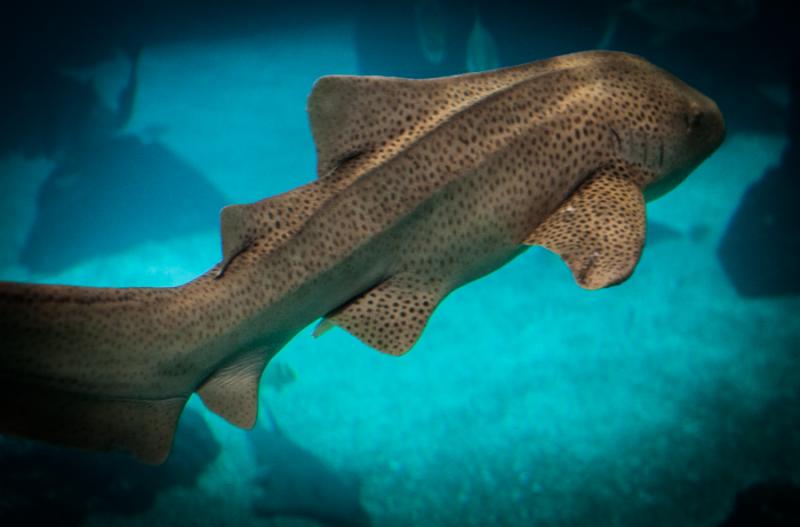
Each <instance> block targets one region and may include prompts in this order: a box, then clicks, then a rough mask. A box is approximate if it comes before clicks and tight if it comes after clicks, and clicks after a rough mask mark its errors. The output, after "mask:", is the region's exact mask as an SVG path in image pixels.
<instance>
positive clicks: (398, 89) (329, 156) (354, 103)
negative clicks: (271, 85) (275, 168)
mask: <svg viewBox="0 0 800 527" xmlns="http://www.w3.org/2000/svg"><path fill="white" fill-rule="evenodd" d="M601 53H602V52H597V53H595V54H592V53H583V54H576V55H566V56H563V57H556V58H554V59H550V60H543V61H538V62H533V63H530V64H523V65H521V66H515V67H511V68H501V69H497V70H492V71H487V72H483V73H475V74H472V75H458V76H453V77H440V78H437V79H424V80H414V79H401V78H396V77H376V76H348V75H331V76H327V77H322V78H320V79H318V80H317V82H316V83H315V84H314V88H313V89H312V91H311V95H310V96H309V97H308V114H309V119H310V121H311V132H312V134H313V135H314V143H315V144H316V147H317V175H318V176H319V177H320V178H323V177H325V176H326V175H328V174H331V173H332V172H334V171H335V170H336V168H337V167H338V166H339V165H341V164H342V163H343V162H344V161H349V160H352V159H354V158H358V157H360V156H363V155H365V154H369V153H372V152H376V151H384V150H386V148H387V147H389V146H390V147H393V148H396V149H399V148H402V147H403V146H406V145H407V144H409V143H410V142H411V141H413V140H414V139H416V138H417V137H419V136H420V135H421V134H423V133H425V132H427V131H428V130H430V129H432V128H433V127H435V126H436V125H437V124H439V123H441V122H442V120H444V119H445V118H446V117H448V116H450V115H452V114H454V113H456V112H458V111H459V110H461V109H463V108H465V107H467V106H469V105H471V104H474V103H476V102H478V101H479V100H481V99H483V98H484V97H487V96H489V95H491V94H492V93H494V92H496V91H497V90H500V89H503V88H505V87H509V86H512V85H514V84H516V83H519V82H522V81H525V80H527V79H530V78H532V77H536V76H538V75H541V74H544V73H548V72H551V71H555V70H561V69H566V68H570V67H574V66H578V65H581V64H584V63H586V62H587V61H591V60H596V57H594V58H592V56H594V55H597V54H601Z"/></svg>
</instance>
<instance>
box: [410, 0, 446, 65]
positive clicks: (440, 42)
mask: <svg viewBox="0 0 800 527" xmlns="http://www.w3.org/2000/svg"><path fill="white" fill-rule="evenodd" d="M414 27H415V28H416V30H417V42H418V43H419V47H420V49H421V50H422V55H423V56H424V57H425V60H427V61H428V62H429V63H430V64H432V65H434V66H438V65H439V64H441V63H442V62H443V61H444V59H445V57H446V56H447V17H446V16H445V9H444V7H443V6H442V4H441V1H440V0H417V1H416V2H415V3H414Z"/></svg>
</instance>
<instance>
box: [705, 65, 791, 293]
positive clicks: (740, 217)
mask: <svg viewBox="0 0 800 527" xmlns="http://www.w3.org/2000/svg"><path fill="white" fill-rule="evenodd" d="M799 66H800V65H799ZM797 71H798V68H795V80H794V82H793V90H792V101H791V105H790V111H789V119H790V123H789V130H788V132H789V144H788V145H787V146H786V150H785V151H784V152H783V157H782V159H781V163H780V165H779V166H777V167H773V168H771V169H769V170H768V171H767V172H766V173H765V174H764V176H763V177H762V178H761V179H760V180H758V181H756V182H755V183H754V184H752V185H751V186H750V188H749V189H747V192H746V193H745V195H744V196H743V197H742V200H741V201H740V203H739V206H738V207H737V209H736V212H735V213H734V214H733V217H732V218H731V219H730V221H729V223H728V227H727V229H726V231H725V234H724V235H723V237H722V241H721V242H720V245H719V247H718V249H717V256H718V258H719V259H720V261H721V263H722V266H723V268H724V269H725V272H726V273H727V275H728V278H729V279H730V280H731V282H732V283H733V285H734V287H735V288H736V291H737V292H738V293H739V294H740V295H742V296H747V297H759V296H775V295H797V294H800V274H798V272H797V270H798V269H800V234H799V232H800V208H798V207H797V196H798V194H800V95H798V94H800V74H798V73H797Z"/></svg>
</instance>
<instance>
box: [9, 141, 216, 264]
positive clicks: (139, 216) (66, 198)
mask: <svg viewBox="0 0 800 527" xmlns="http://www.w3.org/2000/svg"><path fill="white" fill-rule="evenodd" d="M186 189H191V192H186ZM225 201H226V200H225V198H224V197H223V195H222V193H220V192H219V191H218V190H217V189H216V188H215V187H214V186H213V185H212V184H211V183H209V182H208V180H207V179H206V178H205V177H204V176H203V175H202V174H201V173H200V172H199V171H197V170H196V169H194V168H193V167H191V166H190V165H188V164H187V163H186V162H185V161H183V160H182V159H181V158H179V157H178V156H177V155H175V154H174V153H172V152H171V151H170V150H169V149H167V148H166V147H164V146H163V145H160V144H158V143H150V144H148V143H145V142H143V141H141V140H139V139H138V138H136V137H133V136H125V135H123V136H111V137H108V138H107V139H105V140H102V141H98V142H97V143H95V144H94V145H93V146H92V148H91V149H90V150H87V151H86V152H83V153H82V155H81V156H80V157H79V158H77V159H74V160H71V161H69V162H65V163H62V164H60V165H58V166H56V168H55V169H54V170H53V172H52V173H51V174H50V175H49V177H48V179H47V181H45V183H44V185H43V186H42V188H41V189H40V191H39V196H38V202H37V214H36V218H35V220H34V224H33V226H32V228H31V231H30V233H29V235H28V238H27V240H26V242H25V245H24V246H23V249H22V254H21V258H20V260H21V263H22V264H23V265H24V266H25V267H27V268H28V269H30V270H31V271H35V272H47V273H54V272H58V271H61V270H63V269H65V268H68V267H70V266H72V265H75V264H77V263H79V262H81V261H82V260H86V259H90V258H93V257H97V256H101V255H103V254H108V253H114V252H118V251H122V250H124V249H127V248H129V247H132V246H135V245H136V244H139V243H144V242H146V241H151V240H166V239H170V238H173V237H176V236H180V235H183V234H188V233H191V232H197V231H201V230H215V229H216V228H217V223H218V217H219V211H220V209H221V208H222V207H223V206H224V205H225ZM99 220H102V221H99Z"/></svg>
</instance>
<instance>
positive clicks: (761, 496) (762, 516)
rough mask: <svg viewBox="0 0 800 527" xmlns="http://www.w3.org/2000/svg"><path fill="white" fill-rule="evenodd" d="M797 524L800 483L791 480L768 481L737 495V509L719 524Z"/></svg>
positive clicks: (776, 526)
mask: <svg viewBox="0 0 800 527" xmlns="http://www.w3.org/2000/svg"><path fill="white" fill-rule="evenodd" d="M797 525H800V487H798V486H797V485H795V484H794V483H792V482H791V481H764V482H760V483H755V484H753V485H751V486H749V487H747V488H745V489H743V490H742V491H741V492H739V493H738V494H737V495H736V501H735V503H734V507H733V510H732V511H731V512H730V514H729V515H728V517H727V518H725V520H724V521H723V522H722V523H721V524H719V527H795V526H797Z"/></svg>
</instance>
